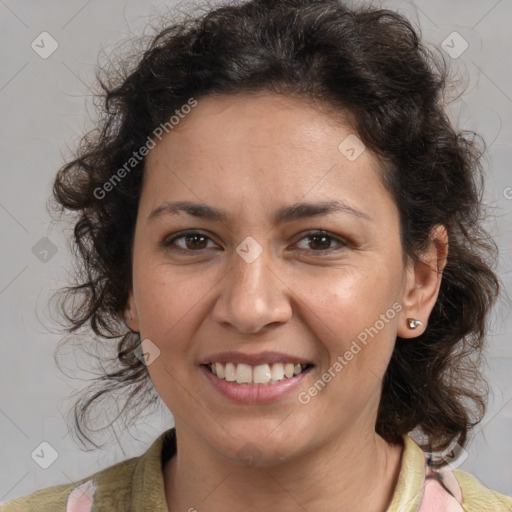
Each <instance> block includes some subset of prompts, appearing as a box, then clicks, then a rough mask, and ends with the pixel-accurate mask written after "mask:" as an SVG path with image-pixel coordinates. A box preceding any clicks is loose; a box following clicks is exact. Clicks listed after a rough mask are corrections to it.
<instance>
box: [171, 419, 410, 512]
mask: <svg viewBox="0 0 512 512" xmlns="http://www.w3.org/2000/svg"><path fill="white" fill-rule="evenodd" d="M176 431H177V441H178V450H177V454H176V455H175V456H174V457H173V458H172V459H170V460H169V461H168V462H167V463H166V465H165V468H164V480H165V493H166V497H167V504H168V508H169V510H170V511H176V510H187V511H189V510H190V511H194V510H205V509H207V510H208V511H210V512H220V511H223V512H224V511H225V510H235V509H237V507H238V508H239V506H240V504H241V503H243V504H244V509H245V510H257V511H267V510H268V511H273V510H276V509H277V508H278V509H279V510H281V511H283V512H292V511H293V512H295V511H297V510H298V509H299V510H300V509H304V510H322V511H324V512H331V511H332V512H334V511H336V512H340V511H347V512H348V511H351V512H354V511H357V510H365V511H367V510H372V511H375V512H385V511H386V510H387V508H388V506H389V504H390V502H391V500H392V497H393V494H394V490H395V487H396V482H397V480H398V475H399V472H400V466H401V454H402V446H399V445H390V444H388V443H387V442H385V441H384V440H383V439H382V438H381V437H380V436H378V435H377V434H376V433H375V432H369V433H365V434H361V433H360V432H359V433H356V432H354V433H352V434H351V435H346V434H344V435H343V438H336V439H332V440H331V441H330V442H328V443H326V444H325V445H323V446H321V447H316V448H315V449H314V450H311V452H309V453H308V454H306V455H304V456H302V457H300V458H294V459H293V460H291V461H283V462H282V463H279V464H276V465H273V466H272V467H265V468H259V467H256V466H255V467H246V466H243V465H241V464H240V463H239V462H238V463H237V462H234V461H231V460H226V459H225V458H223V457H221V456H220V455H219V454H218V453H217V452H215V451H214V450H213V449H212V448H211V446H210V445H208V444H206V443H204V442H201V440H200V439H198V438H196V437H195V436H194V435H193V434H192V433H191V432H190V431H188V430H187V429H180V430H179V434H178V428H177V430H176ZM248 504H250V508H249V505H248Z"/></svg>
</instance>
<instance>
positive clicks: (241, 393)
mask: <svg viewBox="0 0 512 512" xmlns="http://www.w3.org/2000/svg"><path fill="white" fill-rule="evenodd" d="M200 369H201V371H202V372H203V375H204V376H205V377H206V378H207V379H208V380H209V382H211V384H212V385H213V387H214V388H215V389H216V390H217V391H218V392H219V393H221V394H222V395H224V396H226V397H227V398H230V399H231V400H234V401H235V402H239V403H244V404H260V403H267V402H273V401H275V400H279V399H280V398H282V397H283V396H285V395H286V394H288V393H291V392H292V391H293V390H295V389H297V387H298V385H299V383H300V381H301V380H302V379H303V378H304V377H305V376H306V375H307V374H308V373H309V371H310V370H311V369H312V367H310V368H307V369H306V370H304V371H303V372H301V373H299V375H296V376H295V377H291V378H289V379H284V380H280V381H278V382H276V383H275V384H237V383H236V382H229V381H227V380H225V379H220V378H219V377H217V376H216V375H214V374H213V373H212V372H211V371H210V370H208V368H206V366H202V365H201V366H200Z"/></svg>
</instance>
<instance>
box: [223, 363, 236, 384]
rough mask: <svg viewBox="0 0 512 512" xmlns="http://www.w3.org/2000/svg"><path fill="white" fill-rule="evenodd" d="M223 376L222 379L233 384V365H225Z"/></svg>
mask: <svg viewBox="0 0 512 512" xmlns="http://www.w3.org/2000/svg"><path fill="white" fill-rule="evenodd" d="M224 375H225V377H224V378H225V379H226V380H227V381H229V382H234V381H235V380H236V374H235V365H234V364H233V363H226V369H225V371H224Z"/></svg>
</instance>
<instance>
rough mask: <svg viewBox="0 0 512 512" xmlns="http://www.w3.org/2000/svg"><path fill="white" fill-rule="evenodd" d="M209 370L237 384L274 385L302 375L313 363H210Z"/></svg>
mask: <svg viewBox="0 0 512 512" xmlns="http://www.w3.org/2000/svg"><path fill="white" fill-rule="evenodd" d="M205 366H206V367H207V368H208V370H209V371H210V372H211V373H213V374H214V375H216V376H217V377H218V378H219V379H224V380H226V381H228V382H236V383H237V384H246V385H250V384H260V385H273V384H276V383H277V382H279V381H282V380H286V379H291V378H293V377H294V376H297V375H300V374H301V373H302V372H303V371H304V370H307V369H308V368H309V367H311V366H312V365H311V364H300V363H295V364H294V363H270V364H259V365H257V366H252V365H249V364H245V363H238V364H236V363H218V362H214V363H209V364H207V365H205Z"/></svg>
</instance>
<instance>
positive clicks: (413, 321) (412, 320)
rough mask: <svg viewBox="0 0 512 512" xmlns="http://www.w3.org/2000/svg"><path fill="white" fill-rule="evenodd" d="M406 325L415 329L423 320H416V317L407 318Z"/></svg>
mask: <svg viewBox="0 0 512 512" xmlns="http://www.w3.org/2000/svg"><path fill="white" fill-rule="evenodd" d="M407 325H408V326H409V329H416V327H418V325H423V322H420V321H419V320H416V318H408V319H407Z"/></svg>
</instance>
